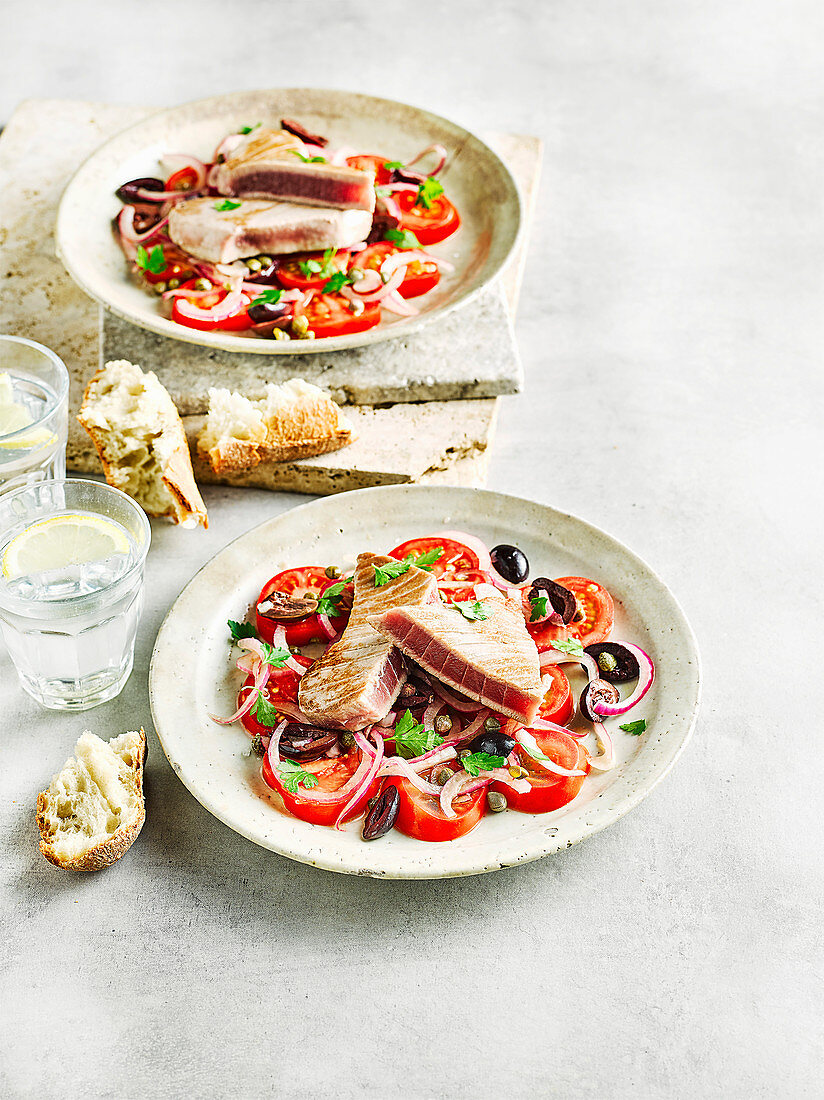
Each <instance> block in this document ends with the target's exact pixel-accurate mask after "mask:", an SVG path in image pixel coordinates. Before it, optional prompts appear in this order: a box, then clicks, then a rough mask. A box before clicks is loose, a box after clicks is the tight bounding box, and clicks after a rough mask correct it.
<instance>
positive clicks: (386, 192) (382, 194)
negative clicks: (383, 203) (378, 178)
mask: <svg viewBox="0 0 824 1100" xmlns="http://www.w3.org/2000/svg"><path fill="white" fill-rule="evenodd" d="M375 194H376V195H377V196H378V198H380V199H387V198H389V196H390V195H391V194H392V188H391V187H382V186H378V187H376V188H375Z"/></svg>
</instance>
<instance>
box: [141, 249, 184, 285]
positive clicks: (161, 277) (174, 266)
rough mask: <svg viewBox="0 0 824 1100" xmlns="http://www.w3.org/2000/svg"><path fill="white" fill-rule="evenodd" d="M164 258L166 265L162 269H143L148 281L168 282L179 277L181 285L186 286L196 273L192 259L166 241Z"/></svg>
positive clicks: (154, 283)
mask: <svg viewBox="0 0 824 1100" xmlns="http://www.w3.org/2000/svg"><path fill="white" fill-rule="evenodd" d="M150 251H151V249H150ZM163 258H164V259H165V261H166V266H165V267H164V268H163V270H162V271H146V270H145V269H144V270H142V271H141V275H142V276H143V278H144V279H145V280H146V282H147V283H152V285H156V284H157V283H168V282H169V281H170V280H171V279H177V281H178V282H179V283H180V285H181V286H185V285H186V283H187V282H188V281H189V280H190V279H191V278H192V275H193V274H194V271H193V269H192V261H191V260H189V259H187V258H186V257H185V256H182V255H181V254H180V253H179V252H177V251H175V250H174V249H172V248H170V247H169V245H168V244H166V243H164V245H163Z"/></svg>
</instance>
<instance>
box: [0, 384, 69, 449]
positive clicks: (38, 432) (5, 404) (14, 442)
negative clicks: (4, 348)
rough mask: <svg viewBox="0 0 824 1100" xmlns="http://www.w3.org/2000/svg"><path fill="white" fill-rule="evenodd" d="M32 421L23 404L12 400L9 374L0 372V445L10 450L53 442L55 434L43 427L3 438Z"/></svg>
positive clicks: (26, 426) (12, 394)
mask: <svg viewBox="0 0 824 1100" xmlns="http://www.w3.org/2000/svg"><path fill="white" fill-rule="evenodd" d="M31 423H32V417H31V414H30V413H29V410H28V409H27V408H26V407H25V405H21V404H19V403H18V402H17V401H15V400H14V387H13V386H12V381H11V376H10V375H9V374H7V373H6V372H3V373H2V374H0V447H2V448H5V449H7V450H8V449H12V450H25V449H27V448H28V447H44V446H45V445H46V444H47V443H53V442H55V439H56V436H55V435H54V433H53V432H49V431H47V430H46V429H45V428H34V429H32V431H30V432H26V433H25V434H24V435H17V436H15V437H14V439H3V438H2V437H3V436H4V435H10V434H11V433H12V432H19V431H20V429H21V428H28V426H29V424H31Z"/></svg>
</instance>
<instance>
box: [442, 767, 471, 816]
mask: <svg viewBox="0 0 824 1100" xmlns="http://www.w3.org/2000/svg"><path fill="white" fill-rule="evenodd" d="M469 778H470V776H469V774H468V773H467V772H465V771H464V770H463V768H460V769H459V770H458V771H456V772H455V774H454V775H453V776H452V778H451V779H449V780H448V781H447V782H446V783H445V784H444V785H443V787H442V788H441V794H440V804H441V813H442V814H443V815H444V816H445V817H457V816H458V815H457V814H456V813H455V811H454V810H453V809H452V803H453V801H454V800H455V799H456V798H457V797H458V793H459V792H460V789H461V787H462V786H463V783H464V780H465V779H469Z"/></svg>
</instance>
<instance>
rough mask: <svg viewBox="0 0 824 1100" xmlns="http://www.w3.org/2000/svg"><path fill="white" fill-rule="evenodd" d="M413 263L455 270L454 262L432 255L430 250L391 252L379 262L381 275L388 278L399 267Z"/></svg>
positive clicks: (405, 266)
mask: <svg viewBox="0 0 824 1100" xmlns="http://www.w3.org/2000/svg"><path fill="white" fill-rule="evenodd" d="M414 263H421V264H436V265H437V266H438V267H442V268H443V269H444V270H445V271H454V270H455V267H454V264H451V263H450V262H449V261H448V260H442V259H441V258H440V256H433V255H432V254H431V253H430V252H418V251H415V252H393V253H392V255H391V256H387V257H386V259H385V260H384V261H383V263H382V264H381V275H382V276H383V277H384V278H385V279H388V278H389V276H390V275H393V274H394V273H395V272H396V271H397V270H398V268H399V267H403V268H407V267H408V266H409V265H410V264H414Z"/></svg>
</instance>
